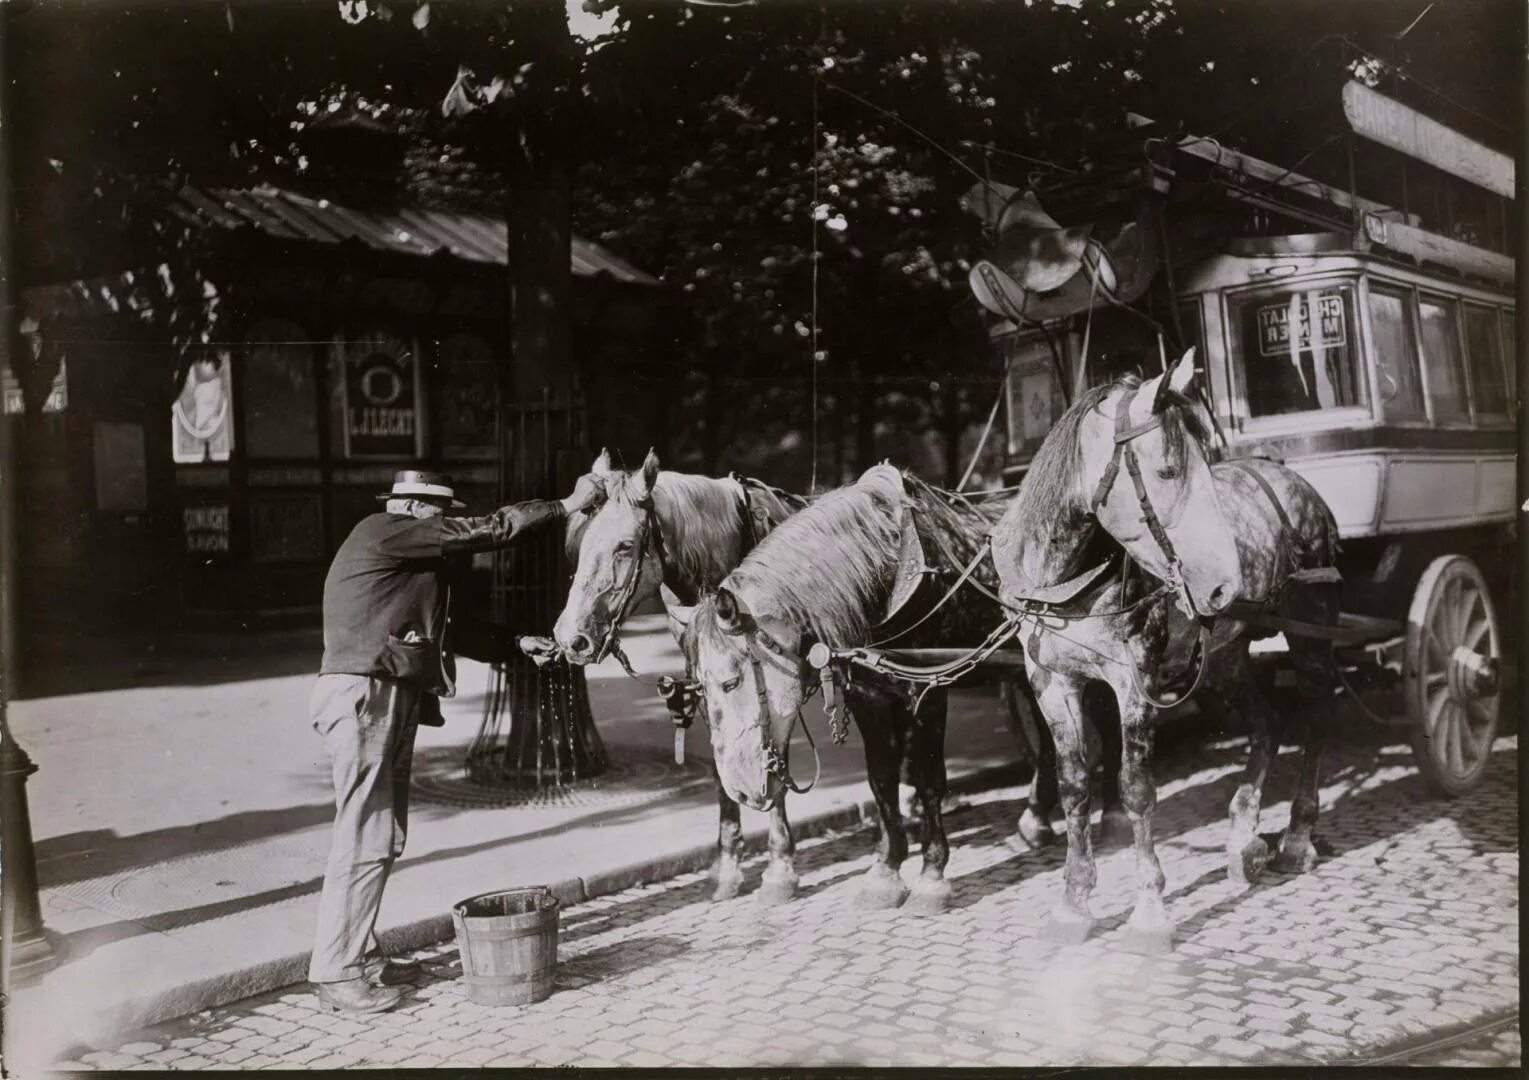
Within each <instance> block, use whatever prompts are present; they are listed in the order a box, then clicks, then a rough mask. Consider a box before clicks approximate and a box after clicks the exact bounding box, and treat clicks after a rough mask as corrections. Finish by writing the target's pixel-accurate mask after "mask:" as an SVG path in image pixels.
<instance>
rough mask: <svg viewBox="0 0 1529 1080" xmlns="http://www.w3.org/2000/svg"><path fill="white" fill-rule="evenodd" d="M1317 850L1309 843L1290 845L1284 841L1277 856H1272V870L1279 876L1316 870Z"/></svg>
mask: <svg viewBox="0 0 1529 1080" xmlns="http://www.w3.org/2000/svg"><path fill="white" fill-rule="evenodd" d="M1317 862H1318V858H1317V849H1316V848H1314V847H1313V846H1312V845H1311V842H1310V841H1301V842H1296V843H1291V842H1290V841H1288V840H1287V841H1286V842H1285V843H1283V844H1281V845H1280V848H1279V854H1278V855H1276V856H1274V869H1276V870H1278V871H1279V872H1280V873H1281V874H1304V873H1306V872H1307V871H1309V870H1315V869H1316V868H1317Z"/></svg>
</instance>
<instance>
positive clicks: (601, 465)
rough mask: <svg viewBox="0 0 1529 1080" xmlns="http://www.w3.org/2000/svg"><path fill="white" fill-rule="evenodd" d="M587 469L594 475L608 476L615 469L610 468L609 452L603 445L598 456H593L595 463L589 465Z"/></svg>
mask: <svg viewBox="0 0 1529 1080" xmlns="http://www.w3.org/2000/svg"><path fill="white" fill-rule="evenodd" d="M589 471H590V472H592V473H594V474H595V475H596V476H609V475H610V474H611V473H612V472H614V471H615V470H614V469H612V468H611V452H610V451H609V450H607V449H606V448H605V447H603V446H602V447H600V456H599V457H597V458H595V463H594V464H593V465H591V466H590V467H589Z"/></svg>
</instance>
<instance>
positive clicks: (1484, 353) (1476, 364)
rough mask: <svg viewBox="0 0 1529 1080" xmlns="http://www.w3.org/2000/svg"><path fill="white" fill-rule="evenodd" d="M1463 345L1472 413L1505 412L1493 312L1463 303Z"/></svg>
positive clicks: (1492, 414)
mask: <svg viewBox="0 0 1529 1080" xmlns="http://www.w3.org/2000/svg"><path fill="white" fill-rule="evenodd" d="M1465 344H1466V350H1467V352H1468V353H1469V354H1470V361H1471V398H1472V399H1473V400H1474V401H1475V404H1476V412H1477V413H1478V414H1485V415H1489V416H1501V415H1503V414H1505V413H1507V411H1508V388H1507V387H1506V386H1505V385H1504V384H1503V376H1502V352H1501V350H1500V348H1499V342H1498V340H1497V312H1496V311H1494V310H1493V309H1492V308H1484V307H1476V306H1475V305H1474V304H1466V305H1465Z"/></svg>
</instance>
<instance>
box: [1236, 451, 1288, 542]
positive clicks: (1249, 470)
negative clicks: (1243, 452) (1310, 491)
mask: <svg viewBox="0 0 1529 1080" xmlns="http://www.w3.org/2000/svg"><path fill="white" fill-rule="evenodd" d="M1227 464H1228V465H1230V466H1231V467H1232V468H1234V469H1236V470H1237V471H1238V472H1240V473H1242V474H1243V475H1244V476H1251V477H1252V478H1253V479H1254V480H1255V481H1256V482H1257V484H1258V486H1259V487H1260V488H1262V489H1263V493H1264V496H1265V497H1266V498H1268V500H1269V504H1270V505H1271V506H1273V507H1274V512H1275V513H1276V514H1278V515H1279V526H1280V529H1281V530H1282V531H1283V532H1285V533H1286V534H1289V533H1293V532H1294V531H1295V526H1293V525H1292V524H1291V523H1290V515H1289V514H1287V513H1285V506H1284V504H1283V503H1282V502H1280V501H1279V496H1278V495H1276V494H1275V493H1274V485H1273V484H1271V483H1269V481H1267V480H1265V479H1264V475H1263V473H1261V472H1259V471H1258V470H1257V469H1255V468H1253V466H1252V464H1251V463H1249V462H1246V461H1242V460H1236V461H1229V462H1227Z"/></svg>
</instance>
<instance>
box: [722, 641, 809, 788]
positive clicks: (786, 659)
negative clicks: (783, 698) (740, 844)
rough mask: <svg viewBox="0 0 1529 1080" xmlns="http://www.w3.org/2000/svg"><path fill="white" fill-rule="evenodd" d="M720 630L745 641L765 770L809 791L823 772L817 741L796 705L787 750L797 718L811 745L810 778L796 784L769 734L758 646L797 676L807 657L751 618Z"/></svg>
mask: <svg viewBox="0 0 1529 1080" xmlns="http://www.w3.org/2000/svg"><path fill="white" fill-rule="evenodd" d="M723 632H724V633H727V634H733V635H739V636H742V637H743V639H744V640H745V641H746V642H747V648H748V659H749V668H750V672H751V674H752V675H753V676H754V694H755V697H756V699H757V700H758V702H759V715H758V717H757V718H756V721H755V723H756V724H757V726H758V728H759V735H760V742H761V743H762V745H763V749H764V758H765V769H766V771H767V772H768V773H769V774H770V775H772V776H774V777H775V778H776V779H778V780H779V781H780V782H781V784H782V785H783V786H784V787H785V788H786V790H788V791H793V792H795V793H796V794H798V795H805V794H807V792H809V791H811V790H812V789H813V788H814V787H816V786H817V783H818V779H819V778H820V777H821V776H822V775H823V760H822V758H821V757H820V756H819V755H818V744H817V741H816V740H815V739H814V738H813V737H812V728H811V727H809V726H808V724H807V722H806V721H805V720H802V714H801V710H800V709H798V710H797V713H796V715H795V716H793V717H792V718H791V726H790V727H789V728H787V729H786V746H787V748H788V749H787V752H788V753H789V748H790V745H791V734H792V732H794V731H795V730H796V725H797V722H798V721H801V724H802V730H803V731H804V732H806V734H807V745H808V746H810V747H812V779H811V780H809V781H808V782H807V785H806V786H805V787H803V786H801V785H799V784H798V783H797V782H796V780H795V779H794V778H793V777H792V775H791V767H790V764H789V762H788V761H787V760H786V755H784V754H782V753H781V752H780V751H779V750H777V749H776V748H775V743H774V742H773V741H772V740H771V738H770V721H771V720H772V719H774V715H775V713H774V710H773V709H771V708H770V690H769V687H768V686H767V685H766V683H765V676H764V665H765V662H766V661H765V658H764V656H762V655H761V654H760V649H761V648H763V649H764V650H765V651H766V652H769V653H772V654H773V655H775V656H776V657H778V658H779V659H780V660H781V662H782V665H783V666H789V667H791V668H793V669H794V670H795V671H796V673H797V675H798V676H799V677H800V675H801V674H802V672H803V670H804V669H805V668H806V666H807V665H806V661H805V660H804V659H803V658H802V657H801V656H799V655H797V654H795V653H793V652H792V651H791V650H790V649H788V648H786V647H785V646H784V645H782V644H781V643H780V642H778V641H776V640H775V638H774V637H772V636H771V635H770V634H769V633H768V632H766V631H765V630H764V629H763V628H761V627H760V626H759V625H758V624H757V623H755V622H754V621H753V620H752V619H751V618H750V619H748V621H747V624H746V625H744V626H740V627H739V628H738V629H736V630H727V629H724V630H723ZM803 681H804V682H806V681H807V680H805V679H804V680H803ZM811 697H812V690H811V689H809V690H808V691H807V693H806V695H805V696H804V697H803V699H802V702H803V704H806V702H807V701H808V700H810V699H811ZM775 801H776V800H775V799H771V801H770V804H769V806H767V807H766V809H769V808H770V807H773V806H774V804H775Z"/></svg>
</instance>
